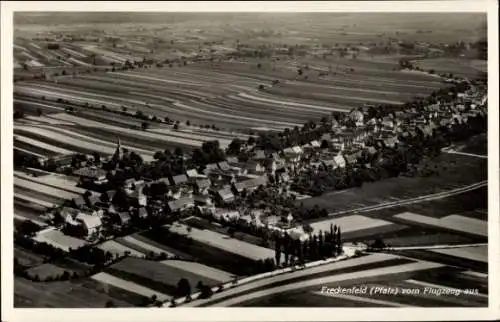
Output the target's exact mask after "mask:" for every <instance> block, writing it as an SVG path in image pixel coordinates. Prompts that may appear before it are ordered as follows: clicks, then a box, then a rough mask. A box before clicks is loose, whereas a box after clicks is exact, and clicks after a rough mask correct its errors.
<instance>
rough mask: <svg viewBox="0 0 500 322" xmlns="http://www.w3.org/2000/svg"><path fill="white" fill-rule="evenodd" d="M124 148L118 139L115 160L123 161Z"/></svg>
mask: <svg viewBox="0 0 500 322" xmlns="http://www.w3.org/2000/svg"><path fill="white" fill-rule="evenodd" d="M122 156H123V155H122V146H121V142H120V138H118V141H117V142H116V150H115V153H114V154H113V160H116V161H120V160H121V159H122Z"/></svg>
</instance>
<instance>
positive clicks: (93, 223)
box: [75, 212, 102, 237]
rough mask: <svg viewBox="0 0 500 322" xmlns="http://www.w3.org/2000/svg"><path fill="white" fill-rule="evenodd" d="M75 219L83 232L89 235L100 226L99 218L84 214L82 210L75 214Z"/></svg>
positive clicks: (98, 230) (98, 229)
mask: <svg viewBox="0 0 500 322" xmlns="http://www.w3.org/2000/svg"><path fill="white" fill-rule="evenodd" d="M75 220H76V221H77V222H79V223H80V224H81V225H82V228H83V231H84V234H85V235H86V236H87V237H89V236H91V235H92V234H95V233H99V232H100V230H101V227H102V222H101V218H99V217H98V216H92V215H88V214H84V213H82V212H80V213H78V215H76V217H75Z"/></svg>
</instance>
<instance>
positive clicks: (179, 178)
mask: <svg viewBox="0 0 500 322" xmlns="http://www.w3.org/2000/svg"><path fill="white" fill-rule="evenodd" d="M187 182H188V177H187V176H186V175H185V174H179V175H176V176H172V179H171V180H170V183H171V184H172V185H173V186H180V185H182V184H185V183H187Z"/></svg>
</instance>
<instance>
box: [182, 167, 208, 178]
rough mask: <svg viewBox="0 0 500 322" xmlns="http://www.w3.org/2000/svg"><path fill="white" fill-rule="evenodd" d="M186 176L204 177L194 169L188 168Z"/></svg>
mask: <svg viewBox="0 0 500 322" xmlns="http://www.w3.org/2000/svg"><path fill="white" fill-rule="evenodd" d="M186 176H187V177H188V178H189V179H191V178H200V177H202V178H203V177H206V176H205V175H203V174H199V173H198V171H197V170H196V169H190V170H187V171H186Z"/></svg>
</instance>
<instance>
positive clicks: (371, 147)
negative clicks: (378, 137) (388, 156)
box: [366, 146, 377, 155]
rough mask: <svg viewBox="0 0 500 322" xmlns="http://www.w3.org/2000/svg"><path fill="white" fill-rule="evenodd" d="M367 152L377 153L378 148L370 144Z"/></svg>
mask: <svg viewBox="0 0 500 322" xmlns="http://www.w3.org/2000/svg"><path fill="white" fill-rule="evenodd" d="M366 152H367V153H368V154H369V155H374V154H375V153H377V149H375V147H374V146H369V147H368V148H367V149H366Z"/></svg>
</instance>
